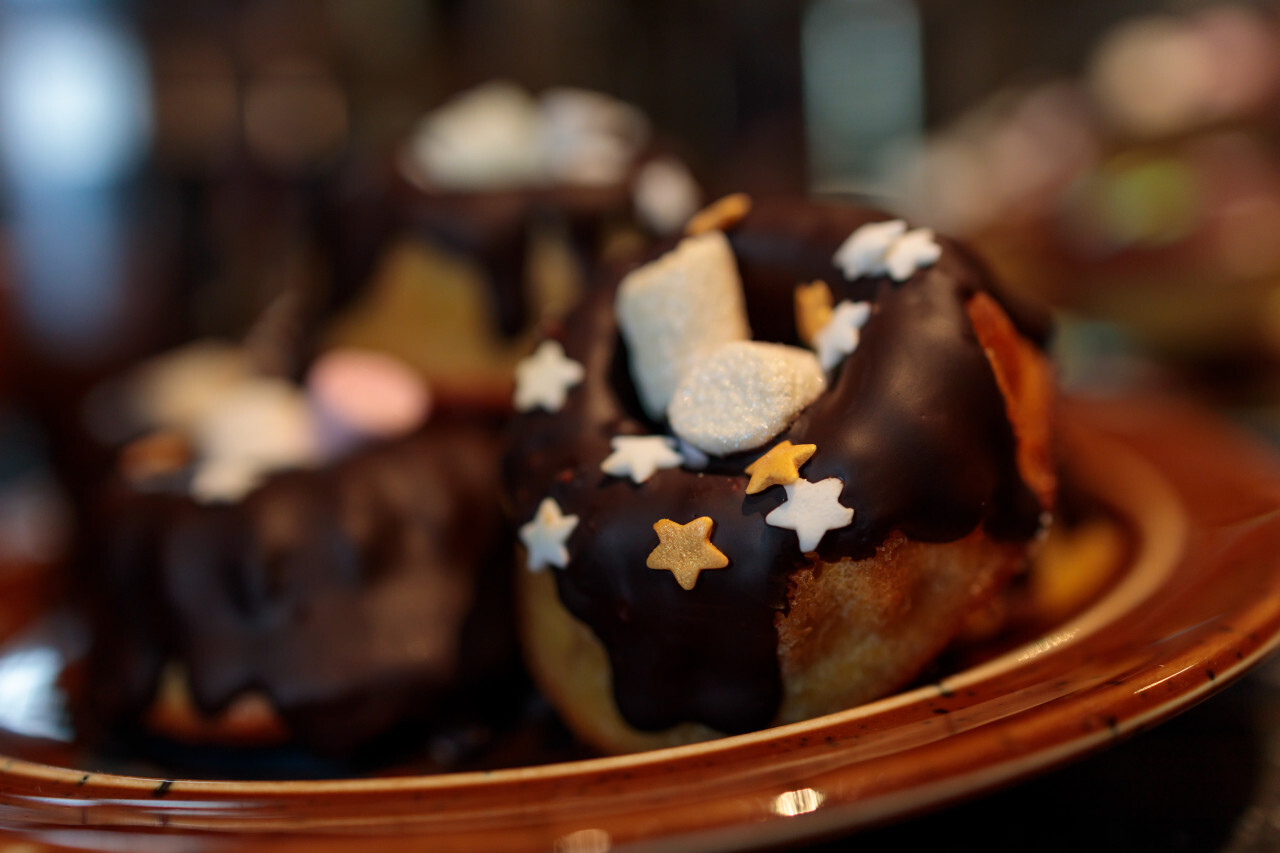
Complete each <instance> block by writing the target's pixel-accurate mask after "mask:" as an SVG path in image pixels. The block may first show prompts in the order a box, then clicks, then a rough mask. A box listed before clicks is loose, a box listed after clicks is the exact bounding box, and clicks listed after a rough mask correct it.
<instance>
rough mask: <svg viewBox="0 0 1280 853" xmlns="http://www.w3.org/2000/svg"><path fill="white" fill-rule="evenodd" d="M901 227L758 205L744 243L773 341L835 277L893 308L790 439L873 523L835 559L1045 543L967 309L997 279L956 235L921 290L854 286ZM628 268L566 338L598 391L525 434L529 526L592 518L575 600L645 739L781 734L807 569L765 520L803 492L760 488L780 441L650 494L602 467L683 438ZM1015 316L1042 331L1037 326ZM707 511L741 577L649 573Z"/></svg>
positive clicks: (519, 513) (833, 211)
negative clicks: (627, 314) (864, 264)
mask: <svg viewBox="0 0 1280 853" xmlns="http://www.w3.org/2000/svg"><path fill="white" fill-rule="evenodd" d="M885 218H887V217H886V216H885V215H884V214H879V213H875V212H872V211H866V210H861V209H856V208H850V207H843V206H837V205H823V204H817V203H813V202H808V201H784V200H757V202H756V204H755V206H754V207H753V209H752V212H751V213H750V214H749V215H748V217H747V218H746V219H745V220H744V221H743V222H742V223H741V224H740V225H739V226H737V227H736V228H735V229H733V231H732V232H731V233H730V235H729V236H730V240H731V242H732V244H733V247H734V250H735V254H736V256H737V259H738V266H739V271H740V272H741V274H742V279H743V285H744V288H745V291H746V296H747V306H748V312H749V315H750V320H751V326H752V330H753V333H754V336H755V338H756V339H757V340H772V341H781V342H784V343H791V344H798V341H797V340H796V333H795V321H794V310H793V306H792V300H793V292H794V289H795V286H796V285H797V284H798V283H801V282H806V281H810V280H812V279H815V278H821V279H823V280H825V281H826V282H827V283H828V284H829V285H830V286H831V288H832V291H833V293H834V295H835V298H836V301H837V302H838V301H840V300H842V299H855V300H859V299H867V300H871V301H872V302H873V303H874V309H873V314H872V317H871V319H870V321H869V322H868V323H867V325H866V326H865V327H864V329H863V332H862V340H861V344H860V346H859V348H858V349H857V351H856V352H855V353H854V354H853V355H852V356H850V357H849V358H848V359H847V360H846V361H845V362H844V363H843V365H842V366H840V367H839V368H838V369H837V371H836V373H835V375H834V377H833V379H832V383H831V385H830V387H829V388H828V390H827V391H826V392H825V393H824V394H823V395H822V396H821V397H820V398H819V399H818V400H817V401H816V402H815V403H814V404H813V405H812V406H810V407H809V408H808V409H807V410H806V411H805V412H803V413H802V414H801V415H800V417H799V419H798V420H797V421H796V422H795V423H794V424H793V425H792V426H791V428H790V429H789V430H788V431H786V432H784V433H783V434H782V435H779V436H778V437H777V439H775V442H776V441H778V440H781V439H784V438H786V439H790V440H791V441H793V442H795V443H814V444H817V446H818V450H817V453H816V454H815V456H814V457H813V459H812V460H810V462H809V463H808V464H807V465H806V466H805V467H804V468H803V469H802V472H801V473H802V475H803V476H804V477H805V478H806V479H808V480H810V481H813V482H816V481H818V480H821V479H824V478H826V477H839V478H840V479H841V480H842V481H843V482H844V489H843V491H842V492H841V497H840V502H841V503H842V504H844V505H846V506H850V507H853V508H854V511H855V514H854V520H853V524H852V525H850V526H849V527H846V528H843V529H840V530H835V531H831V532H829V533H828V534H827V535H826V537H825V538H824V539H823V540H822V543H821V545H820V547H819V554H820V555H821V557H822V558H823V559H824V560H828V561H830V560H834V559H838V558H840V557H845V556H847V557H853V558H864V557H868V556H871V555H872V554H873V553H874V552H875V549H876V547H877V546H878V545H879V544H880V543H882V542H883V541H885V539H886V537H888V536H889V535H890V534H891V533H892V532H894V531H898V530H900V531H902V532H903V533H905V534H906V535H908V536H909V537H911V538H914V539H917V540H923V541H934V542H945V541H952V540H955V539H959V538H961V537H963V536H965V535H967V534H968V533H970V532H972V531H973V530H974V529H975V528H976V527H977V526H978V525H982V526H984V528H985V529H986V530H987V531H988V532H989V533H990V534H991V535H993V536H996V537H999V538H1004V539H1013V540H1020V539H1026V538H1029V537H1030V536H1032V535H1033V534H1034V532H1035V531H1036V529H1037V527H1038V523H1039V521H1038V520H1039V514H1040V507H1039V505H1038V502H1037V501H1036V499H1035V497H1034V495H1033V494H1032V493H1031V491H1030V490H1029V489H1028V488H1027V486H1026V485H1025V484H1024V483H1023V482H1022V479H1021V477H1020V476H1019V474H1018V470H1017V465H1016V460H1015V442H1014V437H1013V431H1012V427H1011V426H1010V425H1009V423H1008V420H1007V417H1006V414H1005V406H1004V401H1003V398H1002V396H1001V394H1000V391H999V388H998V386H997V385H996V382H995V378H994V376H993V374H992V371H991V368H990V365H989V363H988V362H987V359H986V357H985V355H984V354H983V352H982V349H981V347H980V346H979V344H978V342H977V340H976V338H975V336H974V333H973V330H972V328H971V326H970V323H969V319H968V315H967V313H966V310H965V304H966V301H967V299H968V297H969V296H970V295H971V294H973V293H974V292H975V291H977V290H980V289H986V288H987V282H986V276H985V274H984V272H983V271H982V269H981V268H980V267H979V266H978V265H977V264H975V263H974V262H973V260H972V259H971V258H970V257H969V256H968V255H966V254H965V253H964V252H962V251H960V250H959V249H958V248H957V247H956V246H955V245H954V244H952V243H950V242H947V241H941V242H942V243H943V246H944V252H943V256H942V258H941V259H940V260H939V261H938V263H936V264H935V265H934V266H932V267H930V268H927V269H925V270H921V271H919V272H917V273H916V274H915V275H914V276H913V277H912V278H911V279H909V280H908V281H906V282H904V283H901V284H898V283H894V282H891V281H889V280H888V279H887V278H884V277H879V278H862V279H858V280H856V281H851V282H850V281H845V280H844V276H843V274H842V273H841V272H840V271H839V270H838V269H837V268H836V267H834V266H833V264H832V261H831V258H832V255H833V254H834V252H835V250H836V248H837V247H838V246H839V244H840V243H841V242H842V241H843V240H844V239H845V238H846V237H847V236H848V235H849V234H850V233H852V231H853V230H854V229H855V228H857V227H858V226H860V225H862V224H865V223H867V222H871V221H876V220H881V219H885ZM664 248H669V247H664ZM654 256H656V255H650V256H649V258H646V259H651V258H652V257H654ZM632 266H634V264H632ZM625 271H626V270H625V269H622V270H617V271H614V272H613V273H611V274H610V275H608V276H607V277H606V278H605V281H604V282H602V286H600V287H599V288H596V289H595V290H594V291H593V292H592V294H591V295H590V296H589V298H588V300H587V301H586V302H585V303H584V304H583V305H582V306H581V307H580V308H579V310H578V311H577V313H576V314H575V315H573V316H572V317H570V319H569V320H568V322H566V324H565V328H564V332H563V336H562V337H563V341H562V342H563V344H564V347H565V350H566V352H567V354H568V355H569V357H571V358H573V359H575V360H577V361H579V362H581V363H582V364H583V365H584V367H585V370H586V377H585V379H584V381H583V383H582V385H581V386H579V387H578V388H576V389H575V390H574V391H572V392H571V393H570V396H569V399H568V402H567V403H566V405H565V407H564V409H563V410H561V411H560V412H558V413H555V414H547V413H545V412H535V413H530V414H528V415H525V416H522V417H521V418H519V419H518V420H517V422H516V423H515V424H514V426H513V428H512V444H511V450H510V452H509V454H508V457H507V462H506V476H507V482H508V492H509V494H510V496H511V498H512V501H513V511H514V517H515V519H516V520H517V522H524V521H526V520H528V519H529V518H530V517H532V516H533V513H534V510H535V509H536V507H537V504H538V502H539V501H540V500H541V499H542V498H543V497H545V496H548V495H549V496H551V497H553V498H554V499H555V500H556V501H557V502H558V503H559V504H560V506H561V507H562V508H563V510H564V512H566V513H571V514H576V515H578V516H579V518H580V522H579V524H578V527H577V528H576V530H575V531H574V533H573V534H572V535H571V536H570V538H569V540H568V543H567V545H568V549H569V555H570V559H569V565H568V567H567V568H566V569H565V570H563V571H559V570H557V571H556V572H555V577H556V582H557V586H558V590H559V594H560V599H561V601H562V602H563V604H564V605H565V607H566V608H567V609H568V610H569V611H570V612H571V613H572V614H574V615H575V616H576V617H578V618H579V619H581V620H582V621H583V622H585V623H586V624H587V625H589V626H590V627H591V629H592V630H593V631H594V632H595V634H596V636H597V637H599V639H600V640H601V642H602V643H603V645H604V647H605V649H606V650H607V652H608V656H609V660H610V663H611V665H612V671H613V684H614V695H615V698H616V700H617V704H618V708H619V710H620V711H621V712H622V715H623V717H624V718H625V719H626V720H627V721H628V722H629V723H630V724H631V725H633V726H635V727H636V728H638V729H643V730H657V729H662V728H665V727H668V726H671V725H674V724H676V723H680V722H684V721H696V722H701V723H705V724H707V725H709V726H711V727H713V728H715V729H718V730H720V731H723V732H729V733H733V732H743V731H749V730H752V729H757V728H761V727H764V726H767V725H769V724H770V723H771V722H772V720H773V719H774V717H775V715H776V714H777V711H778V707H779V704H780V702H781V697H782V685H781V676H780V673H779V670H778V658H777V633H776V629H775V627H774V617H775V615H776V614H777V613H779V612H782V611H784V610H785V608H786V606H787V586H788V582H789V579H790V577H791V574H792V573H793V572H794V571H795V570H796V569H798V568H799V567H800V566H802V565H804V564H805V562H806V561H805V558H804V556H803V555H802V554H801V552H800V550H799V547H798V544H797V539H796V535H795V533H794V532H793V531H791V530H784V529H779V528H775V527H771V526H769V525H767V524H765V522H764V516H765V515H767V514H768V513H769V512H770V511H771V510H773V509H774V508H775V507H777V506H778V505H779V504H781V503H782V502H783V500H785V494H784V492H783V490H782V489H779V488H772V489H766V490H765V491H764V492H761V493H759V494H756V495H751V496H747V495H745V493H744V489H745V486H746V483H747V477H746V476H745V475H744V474H743V473H742V472H743V468H745V467H746V465H748V464H749V463H750V462H751V461H752V460H754V459H755V458H756V457H758V456H759V455H760V454H761V453H763V452H764V450H765V449H767V447H768V446H771V444H772V443H773V442H771V443H770V445H766V447H763V448H760V449H758V450H754V451H750V452H746V453H741V454H735V455H733V456H729V457H725V458H723V459H714V458H713V460H712V463H711V465H710V466H709V467H708V468H707V469H706V470H705V471H702V472H692V471H686V470H681V469H667V470H661V471H658V472H657V473H656V474H655V475H654V476H653V477H652V478H651V479H650V480H648V481H647V482H645V483H643V484H638V485H637V484H633V483H632V482H631V481H630V480H625V479H619V478H615V477H609V476H606V475H604V474H603V473H602V472H601V471H600V463H601V461H602V460H603V459H604V457H605V456H607V455H608V453H609V452H610V447H609V439H610V438H611V437H612V436H614V435H619V434H649V433H654V432H658V431H661V430H662V429H663V425H660V424H654V423H652V422H649V421H647V420H646V419H645V418H644V416H643V414H642V413H641V410H640V407H639V405H638V404H637V403H636V401H635V391H634V388H633V387H632V385H631V380H630V376H629V374H628V371H627V364H626V355H625V350H624V347H623V344H622V343H621V341H620V338H619V335H618V332H617V328H616V325H615V321H614V315H613V298H614V293H615V291H616V287H617V284H618V281H619V279H620V278H621V275H622V273H624V272H625ZM1014 319H1015V322H1016V323H1018V324H1019V326H1020V327H1021V328H1022V329H1023V331H1024V333H1028V332H1030V333H1034V330H1035V325H1034V318H1029V319H1027V318H1025V317H1019V316H1017V315H1016V314H1015V317H1014ZM702 515H708V516H711V518H712V519H714V521H715V526H714V528H713V530H712V534H711V541H712V543H713V544H715V546H716V547H718V548H719V549H720V550H721V551H723V552H724V553H725V554H726V555H727V556H728V558H729V566H728V567H727V568H726V569H723V570H720V571H714V572H704V573H703V574H702V575H701V576H700V577H699V579H698V583H697V586H696V587H695V588H694V589H693V590H690V591H685V590H683V589H681V588H680V587H679V586H678V585H677V584H676V583H675V582H674V581H673V579H672V578H671V577H670V576H669V575H668V574H667V573H665V572H657V571H654V570H651V569H648V568H647V567H646V566H645V560H646V558H647V556H648V554H649V552H650V551H652V550H653V548H654V547H655V546H656V545H657V544H658V540H657V536H656V534H655V533H654V532H653V529H652V525H653V523H654V522H655V521H657V520H658V519H660V518H670V519H672V520H673V521H676V522H680V523H685V522H688V521H690V520H692V519H693V518H696V517H698V516H702Z"/></svg>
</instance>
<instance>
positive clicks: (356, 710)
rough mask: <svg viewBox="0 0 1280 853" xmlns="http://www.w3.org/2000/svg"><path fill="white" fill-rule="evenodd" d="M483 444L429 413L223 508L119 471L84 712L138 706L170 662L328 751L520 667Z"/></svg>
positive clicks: (432, 710) (214, 696) (491, 435)
mask: <svg viewBox="0 0 1280 853" xmlns="http://www.w3.org/2000/svg"><path fill="white" fill-rule="evenodd" d="M496 451H497V448H496V431H494V430H492V428H490V429H487V430H486V429H484V428H483V427H481V426H478V425H476V424H470V423H469V424H463V425H448V424H432V425H430V426H428V427H426V428H425V429H424V430H422V431H421V432H419V433H417V434H415V435H413V436H411V437H409V438H407V439H403V440H400V441H397V442H392V443H389V444H385V445H380V446H378V447H375V448H373V449H370V450H367V451H363V452H361V453H359V454H357V455H355V456H353V457H351V458H349V459H347V460H345V461H343V462H340V463H338V464H336V465H333V466H330V467H328V468H325V469H322V470H315V471H295V472H288V473H283V474H279V475H276V476H274V477H272V478H271V479H270V480H269V481H268V482H267V483H266V484H264V485H263V486H262V487H261V488H259V489H257V490H255V491H254V492H253V493H251V494H250V495H249V496H248V497H246V498H245V499H244V500H242V501H239V502H237V503H235V504H228V505H216V506H211V505H199V504H196V503H195V502H193V501H192V500H191V499H190V498H187V497H185V496H182V495H176V494H139V493H137V492H134V491H132V490H131V489H129V488H128V487H126V486H124V485H123V484H119V485H118V486H117V488H116V489H115V490H114V492H113V494H112V496H111V497H110V498H109V499H108V501H107V506H106V507H104V511H103V512H102V513H100V514H99V515H98V517H99V518H101V519H102V523H103V530H102V531H100V534H99V536H98V541H99V542H101V543H102V545H101V549H100V552H99V553H98V554H96V555H93V556H95V557H96V559H95V569H94V571H93V573H91V574H90V576H89V577H90V581H91V582H92V583H93V584H94V585H95V586H97V587H98V588H97V589H96V590H95V596H94V606H95V608H96V610H97V613H96V614H95V618H96V624H97V629H98V637H99V640H100V642H99V643H98V644H97V645H96V646H95V650H94V656H93V659H92V661H91V677H90V684H91V690H92V692H93V695H92V696H91V699H92V702H93V705H94V707H95V710H97V712H98V713H100V714H102V715H103V716H104V717H105V718H107V719H136V718H137V717H138V716H139V715H140V714H142V713H143V712H144V711H145V709H146V708H147V706H148V705H150V703H151V702H152V701H153V700H154V699H155V697H156V690H157V687H158V683H159V679H160V676H161V670H162V667H163V666H165V665H166V664H170V663H176V664H178V665H179V666H180V667H181V668H182V670H183V671H184V672H185V674H186V677H187V682H188V686H189V688H190V693H191V698H192V699H193V701H194V702H195V704H196V706H197V707H198V708H199V709H200V710H201V711H202V712H204V713H205V714H207V715H214V714H217V713H219V712H221V711H223V710H224V709H226V708H227V707H228V706H229V704H230V703H231V702H232V701H233V700H235V699H237V698H239V697H241V696H243V695H244V694H245V693H247V692H249V691H261V692H262V693H264V694H265V695H266V696H267V698H268V699H269V700H270V701H271V704H272V706H273V707H274V708H275V709H276V711H277V712H278V713H279V714H280V716H281V717H282V718H283V719H284V720H285V722H286V723H287V724H288V727H289V730H290V733H291V734H292V735H293V737H294V738H295V739H296V740H298V741H299V742H302V743H305V744H307V745H309V746H312V747H315V748H317V749H322V750H325V751H337V752H342V751H346V750H347V749H348V748H350V747H352V746H356V745H359V744H361V743H363V742H365V741H366V740H368V739H370V738H372V737H374V736H376V735H378V734H381V733H383V732H385V731H386V730H387V728H388V727H389V726H391V725H392V724H394V723H396V722H400V721H403V720H406V719H414V720H420V721H426V722H430V721H433V720H435V719H437V718H438V717H440V716H442V715H447V714H450V713H457V714H458V715H463V714H464V713H466V712H464V711H463V707H464V705H465V707H471V706H472V705H473V704H476V705H478V704H482V703H483V702H484V701H487V700H488V699H493V698H495V697H494V696H493V695H490V694H491V693H492V692H494V691H497V692H500V691H501V690H502V689H503V688H502V686H501V685H503V684H512V683H516V681H517V679H514V678H513V677H512V676H513V674H514V672H515V671H516V670H515V666H516V663H515V654H514V652H515V647H514V643H515V640H514V636H513V633H512V630H511V626H510V617H509V607H510V591H509V584H508V583H507V577H508V574H509V573H508V571H507V565H508V563H509V549H510V545H509V540H508V539H507V537H506V535H505V532H504V526H503V524H502V520H501V517H500V513H499V512H497V510H496V506H497V505H498V470H497V468H498V466H497V452H496ZM495 685H497V687H495ZM499 698H500V697H499ZM497 704H499V705H503V704H504V703H503V702H501V701H499V702H498V703H497ZM505 704H510V703H509V702H507V703H505Z"/></svg>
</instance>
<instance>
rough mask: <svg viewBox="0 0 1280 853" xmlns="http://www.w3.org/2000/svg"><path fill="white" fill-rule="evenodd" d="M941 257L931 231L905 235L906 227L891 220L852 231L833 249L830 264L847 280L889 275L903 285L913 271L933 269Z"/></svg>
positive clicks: (915, 230) (913, 230)
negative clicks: (833, 253) (926, 268)
mask: <svg viewBox="0 0 1280 853" xmlns="http://www.w3.org/2000/svg"><path fill="white" fill-rule="evenodd" d="M940 257H942V247H941V246H939V245H938V241H937V239H936V238H935V237H934V234H933V231H932V230H931V229H929V228H915V229H912V230H910V231H908V230H907V223H905V222H903V221H902V220H901V219H891V220H889V221H888V222H872V223H869V224H867V225H863V226H862V227H861V228H859V229H857V230H856V231H854V232H853V233H852V234H850V235H849V237H848V239H846V240H845V241H844V242H843V243H841V244H840V248H838V249H836V253H835V256H834V257H833V258H832V259H831V260H832V263H834V264H835V265H836V266H838V267H839V268H840V269H841V270H842V271H843V272H844V277H845V278H847V279H850V280H852V279H855V278H859V277H861V276H864V275H885V274H888V275H889V277H890V278H892V279H893V280H894V281H906V280H907V279H909V278H911V276H912V275H914V274H915V271H916V270H920V269H924V268H925V267H927V266H931V265H933V264H934V263H936V262H937V260H938V258H940Z"/></svg>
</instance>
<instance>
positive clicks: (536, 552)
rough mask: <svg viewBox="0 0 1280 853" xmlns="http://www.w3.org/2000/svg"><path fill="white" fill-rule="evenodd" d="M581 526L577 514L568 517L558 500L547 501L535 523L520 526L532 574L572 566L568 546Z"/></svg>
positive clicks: (543, 502)
mask: <svg viewBox="0 0 1280 853" xmlns="http://www.w3.org/2000/svg"><path fill="white" fill-rule="evenodd" d="M577 526H578V517H577V516H576V515H565V514H564V512H563V511H561V509H560V504H558V503H556V502H555V499H554V498H543V499H542V503H540V504H538V510H537V512H535V513H534V514H533V520H532V521H530V522H528V523H526V524H522V525H521V526H520V541H521V542H522V543H524V547H525V550H526V551H527V552H528V555H529V559H528V563H527V565H528V567H529V571H531V572H538V571H542V570H543V569H545V568H546V567H547V566H557V567H558V568H561V569H563V568H564V567H565V566H567V565H569V549H568V548H566V547H565V544H564V543H565V541H566V540H567V539H568V538H569V535H570V534H571V533H573V529H574V528H575V527H577Z"/></svg>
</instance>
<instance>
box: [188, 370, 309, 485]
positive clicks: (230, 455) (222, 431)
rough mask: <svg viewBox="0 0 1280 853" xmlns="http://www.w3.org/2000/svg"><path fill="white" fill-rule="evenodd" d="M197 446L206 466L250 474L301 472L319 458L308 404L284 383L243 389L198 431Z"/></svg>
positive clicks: (256, 383) (259, 382)
mask: <svg viewBox="0 0 1280 853" xmlns="http://www.w3.org/2000/svg"><path fill="white" fill-rule="evenodd" d="M195 444H196V447H197V448H198V450H199V451H200V455H201V456H202V457H204V458H205V459H206V460H220V461H236V462H243V463H244V467H249V468H265V469H268V470H279V469H283V468H297V467H305V466H309V465H311V464H312V463H314V462H315V461H316V458H317V447H316V435H315V429H314V426H313V422H312V418H311V408H310V406H309V405H308V404H307V398H306V396H305V395H304V394H303V393H302V391H301V390H300V389H299V388H298V387H297V386H295V385H293V384H292V383H290V382H286V381H285V380H283V379H270V378H257V379H251V380H247V381H245V382H243V383H241V384H240V385H239V386H237V387H236V388H235V389H233V390H232V391H231V392H230V393H228V394H227V395H226V397H224V398H223V400H222V403H221V405H219V407H218V408H217V410H215V411H213V412H211V413H209V414H208V415H207V416H206V417H205V418H204V420H202V421H201V422H200V423H199V424H197V425H196V429H195Z"/></svg>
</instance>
